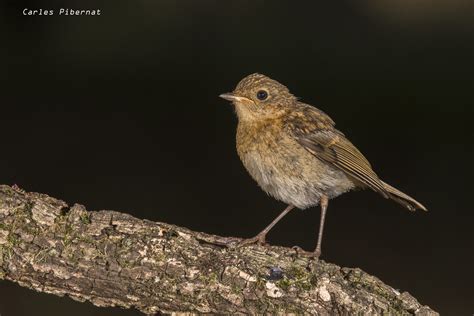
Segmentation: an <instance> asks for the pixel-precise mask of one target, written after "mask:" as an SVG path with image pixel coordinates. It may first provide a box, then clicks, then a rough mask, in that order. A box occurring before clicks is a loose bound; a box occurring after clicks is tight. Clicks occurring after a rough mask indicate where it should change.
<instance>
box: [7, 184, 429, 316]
mask: <svg viewBox="0 0 474 316" xmlns="http://www.w3.org/2000/svg"><path fill="white" fill-rule="evenodd" d="M236 242H238V239H237V238H225V237H219V236H213V235H209V234H205V233H201V232H194V231H191V230H188V229H186V228H182V227H177V226H174V225H170V224H165V223H158V222H152V221H148V220H140V219H137V218H135V217H133V216H131V215H128V214H124V213H119V212H114V211H98V212H95V211H92V212H89V211H87V210H86V208H85V207H84V206H82V205H79V204H75V205H73V206H72V207H69V206H68V205H67V204H66V203H65V202H63V201H61V200H58V199H55V198H52V197H49V196H47V195H44V194H39V193H27V192H25V191H23V190H21V189H19V188H17V187H10V186H6V185H2V186H0V279H4V280H10V281H13V282H16V283H18V284H19V285H21V286H25V287H28V288H31V289H33V290H36V291H39V292H46V293H51V294H55V295H59V296H64V295H68V296H69V297H71V298H72V299H74V300H77V301H81V302H83V301H90V302H91V303H93V304H94V305H96V306H120V307H123V308H131V307H133V308H136V309H138V310H140V311H142V312H143V313H146V314H154V313H156V312H162V313H171V312H192V313H218V314H231V313H232V314H265V313H270V314H289V313H294V314H317V315H335V314H336V315H346V314H364V315H365V314H368V315H372V314H413V315H437V313H436V312H434V311H433V310H431V309H430V308H429V307H427V306H423V305H421V304H420V303H418V301H417V300H416V299H415V298H413V297H412V296H411V295H410V294H408V293H407V292H404V293H399V292H398V291H397V290H395V289H393V288H391V287H390V286H388V285H386V284H384V283H383V282H382V281H380V280H379V279H377V278H376V277H374V276H371V275H369V274H367V273H365V272H363V271H362V270H360V269H357V268H341V267H339V266H337V265H334V264H330V263H326V262H324V261H322V260H319V261H314V260H309V259H307V258H302V257H299V256H298V255H297V253H296V252H295V251H294V250H293V249H289V248H284V247H275V246H257V245H255V246H246V247H235V244H236ZM223 243H227V244H228V245H229V246H222V245H221V244H223ZM273 271H278V273H277V274H275V275H274V273H273Z"/></svg>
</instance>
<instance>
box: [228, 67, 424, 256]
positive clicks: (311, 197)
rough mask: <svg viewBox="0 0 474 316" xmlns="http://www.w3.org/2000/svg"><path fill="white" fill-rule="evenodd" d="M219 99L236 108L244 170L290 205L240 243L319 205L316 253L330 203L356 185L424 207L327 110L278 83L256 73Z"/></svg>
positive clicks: (256, 240) (262, 235) (411, 207)
mask: <svg viewBox="0 0 474 316" xmlns="http://www.w3.org/2000/svg"><path fill="white" fill-rule="evenodd" d="M220 97H221V98H224V99H226V100H229V101H231V102H232V103H233V104H234V106H235V111H236V113H237V117H238V121H239V123H238V126H237V137H236V138H237V152H238V155H239V157H240V159H241V160H242V163H243V164H244V166H245V168H246V169H247V171H248V172H249V173H250V175H251V176H252V178H253V179H255V181H257V183H258V184H259V186H260V187H261V188H262V189H263V190H264V191H265V192H267V193H268V194H269V195H271V196H272V197H274V198H275V199H277V200H280V201H282V202H285V203H286V204H288V207H286V208H285V209H284V210H283V212H282V213H281V214H280V215H278V217H277V218H275V219H274V220H273V222H271V223H270V225H268V226H267V227H266V228H265V229H264V230H263V231H261V232H260V233H259V234H258V235H256V236H255V237H253V238H249V239H246V240H245V241H244V242H243V244H249V243H260V244H264V243H265V237H266V235H267V233H268V232H269V231H270V230H271V229H272V228H273V226H275V225H276V223H278V221H279V220H281V219H282V218H283V217H284V216H285V215H286V214H288V213H289V212H290V211H291V210H292V209H294V208H295V207H296V208H299V209H305V208H308V207H311V206H315V205H318V204H319V205H320V206H321V220H320V225H319V233H318V241H317V245H316V248H315V249H314V251H313V252H310V253H306V254H308V255H310V256H313V257H319V256H320V254H321V242H322V238H323V230H324V220H325V217H326V210H327V207H328V201H329V200H330V199H332V198H335V197H337V196H339V195H341V194H343V193H345V192H348V191H350V190H353V189H356V188H369V189H372V190H373V191H375V192H378V193H379V194H381V195H382V196H383V197H385V198H389V199H392V200H394V201H395V202H397V203H399V204H401V205H402V206H404V207H406V208H407V209H408V210H410V211H414V210H416V209H421V210H424V211H426V208H425V207H424V206H423V205H422V204H421V203H419V202H417V201H416V200H415V199H413V198H411V197H410V196H408V195H406V194H405V193H403V192H401V191H399V190H397V189H395V188H394V187H392V186H390V185H389V184H387V183H385V182H383V181H382V180H380V178H379V177H378V176H377V174H376V173H375V172H374V171H373V170H372V167H371V165H370V163H369V162H368V161H367V159H366V158H365V157H364V155H362V153H361V152H360V151H359V150H358V149H357V148H356V147H355V146H354V145H353V144H352V143H351V142H350V141H349V140H348V139H347V138H346V137H345V136H344V134H343V133H341V132H340V131H338V130H337V129H336V128H335V127H334V125H335V123H334V121H333V120H332V119H331V118H330V117H329V116H328V115H327V114H326V113H324V112H323V111H321V110H318V109H317V108H315V107H313V106H311V105H308V104H305V103H302V102H300V101H298V99H297V98H296V97H295V96H294V95H293V94H291V93H290V91H289V90H288V88H287V87H286V86H284V85H282V84H281V83H279V82H277V81H275V80H273V79H270V78H268V77H266V76H264V75H261V74H258V73H255V74H252V75H249V76H247V77H245V78H244V79H242V80H241V81H240V82H239V83H238V84H237V87H236V88H235V90H234V91H233V92H231V93H225V94H221V95H220Z"/></svg>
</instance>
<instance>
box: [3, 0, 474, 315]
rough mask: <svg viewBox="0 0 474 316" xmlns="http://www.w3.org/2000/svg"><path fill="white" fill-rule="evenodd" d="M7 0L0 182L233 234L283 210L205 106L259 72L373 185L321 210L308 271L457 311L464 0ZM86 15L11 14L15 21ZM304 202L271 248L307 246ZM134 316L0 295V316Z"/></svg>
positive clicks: (462, 232) (468, 121) (467, 91)
mask: <svg viewBox="0 0 474 316" xmlns="http://www.w3.org/2000/svg"><path fill="white" fill-rule="evenodd" d="M129 2H130V3H129V4H124V3H123V2H119V1H111V2H109V3H105V2H100V1H97V2H95V3H93V4H92V3H89V4H85V2H82V1H70V2H69V3H68V5H65V4H64V3H61V2H54V1H50V2H46V1H34V2H33V1H32V2H29V3H20V2H18V1H15V2H14V1H10V2H9V3H7V4H6V5H5V6H4V7H3V8H4V9H3V10H2V21H3V22H4V26H3V27H2V29H4V30H6V34H5V36H6V37H5V36H4V37H3V38H4V39H5V40H3V41H2V42H3V44H2V46H3V48H2V51H3V52H4V53H5V52H6V55H4V57H2V65H1V66H2V67H1V68H2V69H3V71H1V72H0V73H1V76H2V85H1V88H0V89H1V93H0V96H1V99H0V100H1V101H0V107H1V114H0V137H1V147H0V148H1V149H0V183H3V184H14V183H16V184H18V185H19V186H20V187H22V188H24V189H26V190H28V191H37V192H43V193H47V194H49V195H51V196H54V197H57V198H61V199H63V200H65V201H67V202H68V203H74V202H79V203H81V204H84V205H86V206H87V207H88V209H90V210H99V209H115V210H119V211H126V212H129V213H131V214H133V215H134V216H137V217H139V218H147V219H150V220H156V221H163V222H170V223H174V224H177V225H182V226H186V227H188V228H190V229H193V230H199V231H206V232H209V233H214V234H220V235H226V236H241V237H250V236H252V235H254V234H255V233H257V232H258V231H260V230H261V229H262V228H263V227H264V226H265V225H266V224H268V223H269V222H270V221H271V220H272V219H273V218H274V217H275V216H276V215H277V214H278V213H279V212H280V211H281V210H282V209H283V208H284V207H285V205H283V204H282V203H280V202H277V201H274V200H273V199H271V198H270V197H268V196H266V194H264V193H263V192H262V191H261V190H260V189H259V188H258V186H257V185H256V184H255V183H254V181H253V180H252V179H251V178H250V176H249V175H248V174H247V173H246V172H245V170H244V168H243V167H242V165H241V163H240V161H239V159H238V157H237V154H236V151H235V127H236V117H235V115H234V113H233V109H232V107H231V105H230V104H228V102H226V101H224V100H222V99H219V98H218V95H219V94H220V93H223V92H228V91H231V90H232V89H233V88H234V86H235V85H236V84H237V82H238V81H239V80H240V79H241V78H242V77H244V76H246V75H248V74H250V73H253V72H260V73H263V74H266V75H268V76H270V77H272V78H274V79H277V80H279V81H280V82H282V83H284V84H286V85H287V86H288V87H289V88H290V90H291V91H292V92H293V93H294V94H295V95H297V96H299V97H301V98H302V99H303V101H305V102H307V103H310V104H313V105H315V106H317V107H319V108H321V109H322V110H324V111H325V112H327V113H328V114H329V115H330V116H331V117H332V118H333V119H334V120H335V121H336V123H337V127H338V128H339V129H340V130H342V131H343V132H344V133H345V134H346V135H347V136H348V137H349V139H351V140H352V141H353V143H355V144H356V145H357V146H358V147H359V149H360V150H361V151H362V152H363V153H364V154H365V155H366V156H367V157H368V159H369V160H370V161H371V162H372V165H373V166H374V168H375V170H376V171H377V172H378V173H379V175H380V176H381V177H382V178H383V179H384V180H385V181H387V182H388V183H390V184H392V185H394V186H396V187H398V188H399V189H401V190H403V191H405V192H407V193H408V194H410V195H412V196H414V197H415V198H416V199H417V200H419V201H420V202H422V203H423V204H425V205H426V206H427V207H428V208H429V210H430V212H428V213H423V212H417V213H410V212H408V211H406V210H405V209H403V208H401V207H399V206H398V205H397V204H395V203H393V202H390V201H387V200H384V199H383V198H381V197H380V196H378V195H376V194H374V193H373V192H368V191H363V192H353V193H348V194H345V195H343V196H341V197H339V198H337V199H335V200H332V201H331V202H330V204H329V213H328V218H327V223H326V224H327V225H326V230H325V240H324V244H323V259H324V260H327V261H330V262H334V263H336V264H338V265H342V266H349V267H360V268H362V269H363V270H365V271H367V272H369V273H371V274H373V275H376V276H378V277H379V278H381V279H382V280H383V281H385V282H386V283H387V284H390V285H392V286H393V287H395V288H398V289H400V290H402V291H409V292H410V293H411V294H413V295H414V296H415V297H416V298H418V299H419V301H420V302H422V303H423V304H427V305H429V306H431V307H432V308H434V309H435V310H438V311H440V312H441V313H442V314H449V315H461V314H464V315H468V314H472V313H473V312H474V302H473V297H474V282H473V277H472V267H473V263H474V262H473V255H472V254H473V234H472V224H473V217H474V215H473V212H472V204H471V201H470V200H471V199H470V198H471V195H472V194H473V193H474V190H473V185H472V177H473V175H474V172H473V167H472V162H473V142H472V141H473V129H472V117H473V103H474V102H473V99H474V97H473V82H472V76H473V74H474V71H473V70H474V69H473V68H474V67H473V66H474V62H473V34H474V33H473V24H474V23H473V22H472V4H469V1H467V0H466V1H441V0H440V1H408V0H404V1H395V0H393V1H389V0H385V1H312V2H309V1H308V2H307V3H306V4H304V3H302V2H296V1H295V2H277V1H217V0H216V1H204V0H200V1H144V0H141V1H140V0H137V1H129ZM61 7H70V8H75V9H88V8H89V9H94V8H96V9H101V10H102V14H101V16H89V17H87V16H82V17H80V16H79V17H77V16H75V17H71V16H69V17H66V16H57V15H55V16H34V17H30V16H23V15H22V11H23V9H24V8H31V9H40V8H43V9H54V10H55V13H56V14H57V13H58V11H59V8H61ZM318 224H319V209H318V208H312V209H308V210H305V211H296V212H294V213H291V214H290V215H289V216H288V217H287V218H285V219H284V220H283V221H282V222H281V223H280V224H278V226H276V227H275V229H274V230H273V231H272V232H271V233H270V235H269V240H270V242H271V243H273V244H279V245H285V246H293V245H300V246H301V247H303V248H305V249H308V250H310V249H312V248H313V247H314V244H315V241H316V233H317V227H318ZM118 312H119V314H123V315H138V312H136V311H125V310H120V309H113V308H109V309H99V308H96V307H93V306H92V305H91V304H89V303H84V304H81V303H76V302H74V301H72V300H71V299H68V298H57V297H54V296H51V295H45V294H37V293H34V292H32V291H30V290H26V289H23V288H20V287H19V286H17V285H15V284H13V283H10V282H6V281H3V282H0V313H1V314H2V315H3V316H9V315H31V314H33V313H34V314H37V315H45V314H48V315H64V314H65V313H67V314H69V315H83V314H87V315H115V314H117V313H118Z"/></svg>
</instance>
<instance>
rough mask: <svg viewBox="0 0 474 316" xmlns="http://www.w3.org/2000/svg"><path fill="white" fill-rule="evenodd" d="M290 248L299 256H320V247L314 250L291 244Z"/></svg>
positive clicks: (315, 257) (316, 257)
mask: <svg viewBox="0 0 474 316" xmlns="http://www.w3.org/2000/svg"><path fill="white" fill-rule="evenodd" d="M291 249H293V250H295V252H296V254H297V255H298V256H301V257H306V258H312V259H319V256H321V249H315V250H314V251H306V250H304V249H302V248H301V247H299V246H293V247H291Z"/></svg>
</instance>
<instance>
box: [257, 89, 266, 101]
mask: <svg viewBox="0 0 474 316" xmlns="http://www.w3.org/2000/svg"><path fill="white" fill-rule="evenodd" d="M266 98H268V92H267V91H265V90H258V92H257V99H259V100H261V101H263V100H265V99H266Z"/></svg>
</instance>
